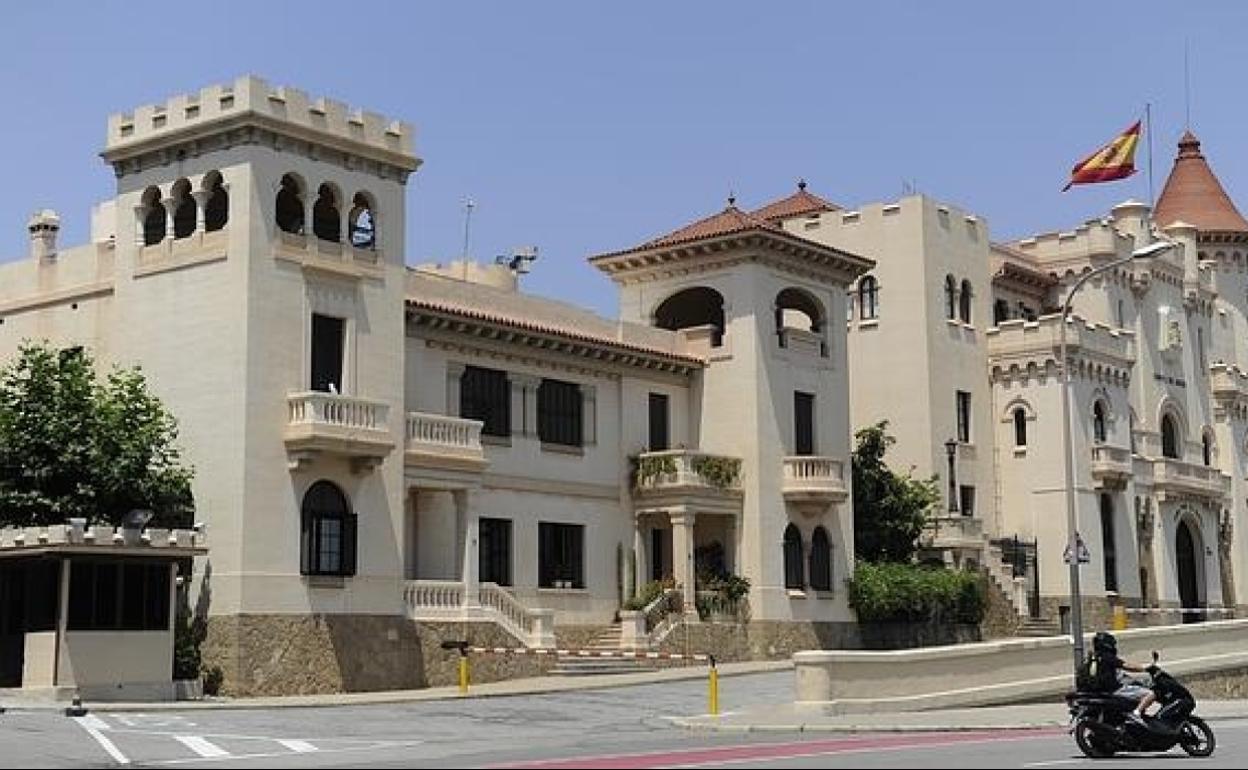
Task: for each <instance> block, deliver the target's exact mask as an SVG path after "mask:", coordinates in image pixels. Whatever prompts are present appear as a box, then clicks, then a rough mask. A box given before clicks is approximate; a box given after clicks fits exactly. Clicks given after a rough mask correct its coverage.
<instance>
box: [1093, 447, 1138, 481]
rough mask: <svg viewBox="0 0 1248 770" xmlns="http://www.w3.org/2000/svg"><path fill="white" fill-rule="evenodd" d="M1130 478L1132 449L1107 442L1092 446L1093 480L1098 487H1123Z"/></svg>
mask: <svg viewBox="0 0 1248 770" xmlns="http://www.w3.org/2000/svg"><path fill="white" fill-rule="evenodd" d="M1130 478H1131V450H1130V449H1124V448H1122V447H1116V446H1106V445H1105V444H1098V445H1096V446H1094V447H1092V480H1093V484H1094V486H1095V487H1096V488H1097V489H1121V488H1122V487H1123V486H1124V485H1125V484H1126V483H1127V480H1128V479H1130Z"/></svg>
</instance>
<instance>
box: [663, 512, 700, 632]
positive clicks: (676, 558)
mask: <svg viewBox="0 0 1248 770" xmlns="http://www.w3.org/2000/svg"><path fill="white" fill-rule="evenodd" d="M668 519H669V520H670V521H671V523H672V571H673V573H674V574H675V578H676V583H677V584H678V585H679V586H680V592H681V598H682V599H683V602H684V607H685V612H686V613H692V614H693V616H694V617H697V608H696V604H695V602H696V600H697V574H696V572H695V570H694V566H693V525H694V521H695V520H696V519H697V514H695V513H694V512H693V511H690V510H689V509H687V508H676V509H673V510H672V511H670V512H669V513H668Z"/></svg>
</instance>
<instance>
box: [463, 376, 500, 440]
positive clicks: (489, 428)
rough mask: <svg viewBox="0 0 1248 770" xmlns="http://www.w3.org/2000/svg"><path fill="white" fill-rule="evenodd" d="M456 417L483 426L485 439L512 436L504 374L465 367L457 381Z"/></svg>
mask: <svg viewBox="0 0 1248 770" xmlns="http://www.w3.org/2000/svg"><path fill="white" fill-rule="evenodd" d="M459 416H460V417H466V418H468V419H470V420H480V421H481V422H482V423H484V424H483V425H482V426H481V432H482V433H483V434H485V435H487V436H510V435H511V384H510V383H509V382H508V381H507V372H503V371H499V370H498V369H483V368H482V367H479V366H466V367H464V373H463V374H462V375H461V376H460V378H459Z"/></svg>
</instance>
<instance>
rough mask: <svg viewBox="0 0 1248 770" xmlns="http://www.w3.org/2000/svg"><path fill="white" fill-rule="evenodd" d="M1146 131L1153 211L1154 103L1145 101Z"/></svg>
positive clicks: (1149, 191)
mask: <svg viewBox="0 0 1248 770" xmlns="http://www.w3.org/2000/svg"><path fill="white" fill-rule="evenodd" d="M1144 133H1146V134H1148V208H1149V210H1150V211H1151V210H1152V208H1153V204H1154V203H1155V202H1156V199H1155V198H1154V197H1153V105H1152V103H1151V102H1145V103H1144Z"/></svg>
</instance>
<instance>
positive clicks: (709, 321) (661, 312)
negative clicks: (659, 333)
mask: <svg viewBox="0 0 1248 770" xmlns="http://www.w3.org/2000/svg"><path fill="white" fill-rule="evenodd" d="M654 325H655V326H657V327H659V328H660V329H670V330H671V331H679V330H681V329H691V328H694V327H697V326H711V327H713V331H712V334H711V345H712V346H714V347H719V346H720V344H721V343H722V342H723V336H724V296H723V295H722V294H720V293H719V292H717V291H715V290H714V289H712V288H710V287H708V286H694V287H691V288H688V289H684V290H682V291H678V292H676V293H675V294H673V295H672V296H670V297H668V298H667V299H665V300H663V302H662V303H661V304H660V305H659V306H658V308H656V309H655V311H654Z"/></svg>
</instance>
